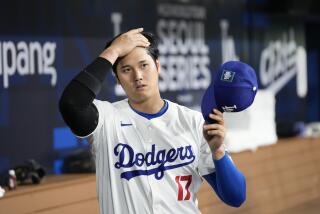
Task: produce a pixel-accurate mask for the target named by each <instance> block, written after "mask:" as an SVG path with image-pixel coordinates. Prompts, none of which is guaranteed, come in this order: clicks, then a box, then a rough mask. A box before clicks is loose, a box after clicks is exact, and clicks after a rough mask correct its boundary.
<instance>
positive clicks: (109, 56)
mask: <svg viewBox="0 0 320 214" xmlns="http://www.w3.org/2000/svg"><path fill="white" fill-rule="evenodd" d="M99 57H102V58H104V59H106V60H108V61H109V62H110V63H111V64H112V65H113V64H114V62H115V61H116V60H117V59H118V57H119V53H118V52H117V51H116V50H115V49H113V48H110V47H109V48H107V49H105V50H104V51H103V52H102V53H101V54H100V55H99Z"/></svg>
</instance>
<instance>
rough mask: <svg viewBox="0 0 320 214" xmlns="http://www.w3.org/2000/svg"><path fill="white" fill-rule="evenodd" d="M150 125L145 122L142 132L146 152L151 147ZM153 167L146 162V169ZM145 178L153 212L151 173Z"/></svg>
mask: <svg viewBox="0 0 320 214" xmlns="http://www.w3.org/2000/svg"><path fill="white" fill-rule="evenodd" d="M152 129H153V128H152V125H151V123H150V122H148V123H147V124H146V126H145V133H143V134H144V141H145V142H144V148H145V151H146V153H147V152H151V148H152V138H151V136H152ZM153 167H155V166H152V165H151V166H148V165H147V164H146V169H147V170H150V169H152V168H153ZM147 180H148V183H149V189H150V195H151V207H152V209H153V213H154V197H155V194H154V192H153V191H152V187H153V185H154V184H153V178H152V175H148V176H147Z"/></svg>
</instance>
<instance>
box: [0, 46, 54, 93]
mask: <svg viewBox="0 0 320 214" xmlns="http://www.w3.org/2000/svg"><path fill="white" fill-rule="evenodd" d="M56 46H57V45H56V43H55V42H48V41H46V42H39V41H31V42H26V41H18V42H13V41H2V42H1V41H0V77H2V82H3V88H5V89H7V88H9V87H10V85H11V82H10V78H11V77H12V76H13V75H19V76H32V75H41V76H42V75H48V76H50V77H51V78H50V83H49V84H50V85H51V86H55V85H56V83H57V71H56V68H55V67H54V63H55V57H56V52H55V51H56Z"/></svg>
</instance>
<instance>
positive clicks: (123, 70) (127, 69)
mask: <svg viewBox="0 0 320 214" xmlns="http://www.w3.org/2000/svg"><path fill="white" fill-rule="evenodd" d="M130 71H131V69H130V68H124V69H122V70H121V72H122V73H129V72H130Z"/></svg>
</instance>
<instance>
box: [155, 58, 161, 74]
mask: <svg viewBox="0 0 320 214" xmlns="http://www.w3.org/2000/svg"><path fill="white" fill-rule="evenodd" d="M156 66H157V71H158V74H160V71H161V65H160V61H159V59H156Z"/></svg>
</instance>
